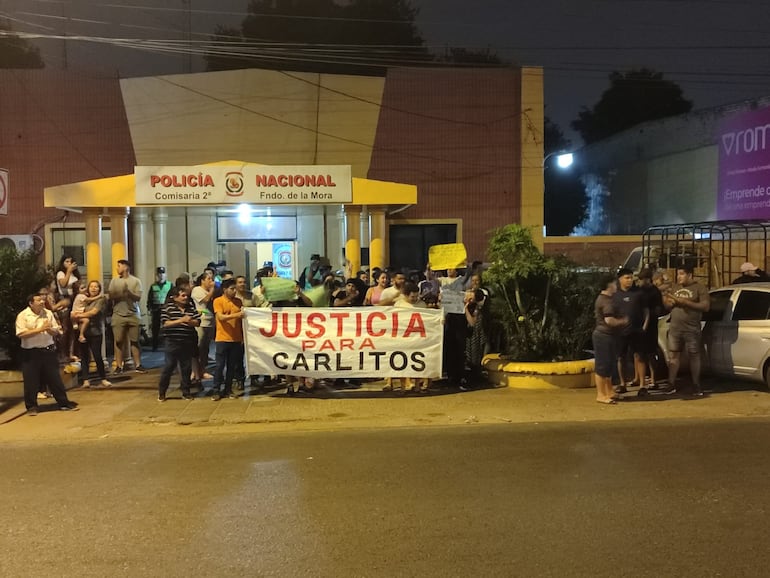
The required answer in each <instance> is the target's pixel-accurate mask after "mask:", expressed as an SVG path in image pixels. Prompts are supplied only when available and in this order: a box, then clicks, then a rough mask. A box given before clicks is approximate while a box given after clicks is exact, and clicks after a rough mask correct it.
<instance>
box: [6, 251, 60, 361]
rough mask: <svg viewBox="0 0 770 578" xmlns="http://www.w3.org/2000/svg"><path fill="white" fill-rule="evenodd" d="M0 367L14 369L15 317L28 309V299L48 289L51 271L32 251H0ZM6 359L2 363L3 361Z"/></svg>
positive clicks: (16, 353) (18, 346)
mask: <svg viewBox="0 0 770 578" xmlns="http://www.w3.org/2000/svg"><path fill="white" fill-rule="evenodd" d="M0 271H2V273H3V279H4V282H3V283H0V365H3V366H5V365H8V363H9V362H10V366H11V367H17V366H18V364H19V361H20V359H19V355H20V352H21V344H20V343H19V339H18V338H17V337H16V315H17V314H18V313H19V312H20V311H21V310H22V309H24V308H25V307H26V306H27V296H28V295H30V294H32V293H35V292H37V291H38V290H39V289H41V288H42V287H45V286H47V285H48V284H49V283H50V282H51V280H52V279H53V275H52V272H51V271H48V270H46V269H45V268H43V267H41V266H40V265H39V263H38V261H37V255H35V253H34V252H33V251H25V252H23V253H19V252H17V251H16V248H15V247H10V248H9V247H5V246H3V247H0ZM6 356H7V358H6V359H3V358H4V357H6Z"/></svg>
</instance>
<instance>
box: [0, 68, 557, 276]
mask: <svg viewBox="0 0 770 578" xmlns="http://www.w3.org/2000/svg"><path fill="white" fill-rule="evenodd" d="M0 109H1V110H2V111H3V115H2V117H1V118H0V167H2V168H4V169H7V170H8V173H9V177H8V179H9V184H8V191H9V193H8V195H7V199H6V201H5V203H4V208H5V214H0V236H9V235H22V236H23V235H33V236H34V237H33V239H34V242H35V245H36V247H37V248H38V249H40V250H41V251H42V254H43V255H44V259H45V261H46V262H47V263H54V262H56V261H57V260H58V258H59V256H61V255H62V254H64V253H68V254H73V255H75V256H76V258H78V259H81V258H82V260H83V262H84V263H85V266H86V268H87V271H88V276H89V277H90V278H105V279H106V278H109V277H111V275H112V272H113V268H114V263H115V261H116V260H117V259H119V258H124V257H127V258H129V259H131V260H132V261H134V262H135V267H134V269H135V272H136V274H138V275H139V276H140V277H142V278H143V279H146V280H148V281H149V279H151V278H152V272H153V271H154V268H155V267H156V266H161V265H162V266H165V267H166V269H167V271H168V272H169V274H170V276H173V275H175V274H176V273H178V272H181V271H188V272H200V271H201V270H202V268H203V267H204V266H205V265H206V263H208V262H209V261H220V260H225V261H227V262H228V268H231V269H233V270H235V271H237V272H240V273H248V272H250V273H251V274H252V275H253V274H254V273H255V270H256V268H258V267H259V266H261V264H262V262H263V261H265V260H272V259H271V257H272V256H273V254H274V253H273V249H274V247H273V246H272V245H273V244H275V243H281V244H283V245H284V248H285V246H286V243H288V244H289V246H290V250H291V253H292V259H293V263H292V267H293V274H295V275H299V272H300V271H301V270H302V267H304V265H305V262H306V261H307V259H308V258H309V256H310V255H311V254H312V253H320V254H322V255H325V256H326V257H327V258H328V259H329V261H330V262H331V264H332V265H333V266H335V267H339V268H342V267H343V266H344V265H345V261H344V259H345V258H347V260H348V261H349V263H348V265H349V266H351V267H353V268H356V267H357V266H358V265H371V266H374V265H379V266H384V265H395V266H407V267H412V268H422V267H423V266H424V265H425V263H424V261H425V259H426V254H427V247H428V246H430V245H433V244H438V243H443V242H463V243H464V244H465V245H466V247H467V249H468V256H469V259H482V260H483V259H484V251H485V247H486V240H487V238H488V236H489V234H490V232H491V231H492V230H493V229H494V228H495V227H498V226H502V225H505V224H508V223H512V222H519V223H522V224H525V225H527V226H530V227H531V228H532V231H533V234H534V236H535V238H536V239H537V240H538V242H539V243H542V233H541V232H542V224H543V211H542V208H543V207H542V204H543V202H542V199H543V195H542V193H543V174H542V158H543V154H542V142H543V141H542V137H543V91H542V70H540V69H537V68H522V69H483V70H482V69H401V68H399V69H392V70H390V71H388V73H387V75H386V76H385V77H361V76H342V75H327V74H309V73H296V72H291V73H289V72H281V71H265V70H257V69H248V70H236V71H223V72H209V73H200V74H184V75H172V76H158V77H143V78H130V79H93V78H89V77H86V76H83V75H78V74H75V73H71V72H66V71H65V72H61V71H46V70H30V71H27V70H22V71H17V70H13V71H11V70H3V71H0ZM229 160H237V161H239V162H243V163H253V164H261V165H279V166H283V165H302V166H311V165H319V166H324V165H347V166H350V169H351V174H352V176H353V179H354V181H355V180H356V179H359V180H360V181H361V182H360V190H361V191H364V190H365V194H363V196H359V197H358V198H359V202H358V204H352V203H351V204H342V205H340V204H328V205H318V204H312V205H305V204H303V203H301V202H298V203H296V204H292V205H270V204H268V203H262V204H254V205H253V206H251V207H250V209H249V210H250V213H251V215H252V216H253V217H254V220H253V221H252V223H253V225H252V226H251V229H249V226H248V225H243V223H241V224H237V223H238V216H239V213H238V208H237V207H236V206H235V205H232V206H230V205H223V206H197V205H194V204H191V205H188V206H176V205H174V206H153V207H148V206H139V205H137V204H136V203H135V199H134V198H132V197H131V193H130V190H129V188H126V186H125V183H126V181H125V179H124V177H126V176H130V175H132V174H133V172H134V167H135V166H160V167H162V166H169V167H196V166H200V165H206V164H210V163H222V162H227V161H229ZM121 179H123V180H121ZM399 186H403V187H407V189H408V188H409V187H411V188H413V190H414V195H411V194H410V193H408V192H407V193H406V194H405V196H402V193H404V191H405V190H407V189H404V188H399ZM354 189H355V186H354ZM410 195H411V196H410ZM266 218H271V219H273V221H274V222H278V221H279V220H280V221H281V222H282V223H283V224H284V225H287V228H286V229H284V232H283V233H282V234H280V235H279V236H278V237H276V238H268V239H265V238H264V237H265V230H266V227H264V226H261V227H260V223H262V224H263V225H264V219H266ZM244 227H245V228H246V232H245V233H244V231H243V229H244ZM236 229H237V233H236V234H231V233H232V230H236ZM265 243H267V245H265ZM343 252H344V253H345V257H343Z"/></svg>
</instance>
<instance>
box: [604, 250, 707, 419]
mask: <svg viewBox="0 0 770 578" xmlns="http://www.w3.org/2000/svg"><path fill="white" fill-rule="evenodd" d="M709 307H710V298H709V292H708V290H707V289H706V287H705V286H703V285H702V284H701V283H699V282H698V281H697V280H696V279H695V278H694V276H693V269H692V268H691V267H689V266H687V265H682V266H680V267H679V268H678V269H677V271H676V283H674V284H672V283H671V282H670V280H669V279H668V276H667V273H665V272H662V271H658V272H655V273H653V272H652V271H651V270H649V269H644V270H642V271H641V272H640V273H639V275H638V284H637V283H636V282H635V280H634V274H633V271H631V270H630V269H626V268H621V269H619V270H618V272H617V275H615V276H610V277H607V278H606V279H604V280H603V282H602V284H601V291H600V293H599V295H598V297H597V299H596V302H595V305H594V313H595V318H596V327H595V329H594V332H593V335H592V341H593V348H594V356H595V360H596V365H595V369H594V379H595V383H596V400H597V401H598V402H599V403H605V404H614V403H617V401H618V400H620V399H622V397H623V395H624V394H626V393H628V388H629V387H632V386H638V388H639V389H638V391H637V396H638V397H647V396H649V395H650V390H654V389H658V388H663V389H665V391H666V392H667V393H673V392H676V391H677V389H678V385H677V377H678V373H679V366H680V360H681V356H682V354H683V353H684V354H686V355H687V360H688V363H689V368H690V376H691V381H692V388H693V389H692V394H693V395H694V396H695V397H702V396H703V390H702V388H701V382H700V375H701V357H700V356H701V344H702V336H701V323H700V322H701V318H702V315H703V313H705V312H707V311H708V310H709ZM668 312H670V313H671V315H670V318H669V325H668V332H667V337H666V339H667V343H666V346H667V349H668V355H669V357H668V380H667V383H660V382H659V381H658V376H656V372H655V367H656V364H657V363H659V362H660V360H659V359H657V358H656V356H657V355H658V319H659V318H660V317H661V316H663V315H665V314H666V313H668ZM630 367H633V376H631V375H629V374H630V373H631V372H630V370H629V369H630Z"/></svg>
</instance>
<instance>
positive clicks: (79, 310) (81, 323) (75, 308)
mask: <svg viewBox="0 0 770 578" xmlns="http://www.w3.org/2000/svg"><path fill="white" fill-rule="evenodd" d="M76 287H77V293H78V294H77V297H75V300H74V301H73V302H72V312H71V314H70V317H71V319H72V328H73V329H77V330H78V331H79V333H80V335H79V336H78V341H79V342H80V343H85V342H86V330H87V329H88V326H89V325H90V324H91V320H90V319H89V318H88V317H81V315H82V314H83V313H85V310H86V305H88V304H90V303H93V302H94V301H96V300H98V299H104V295H97V296H96V297H89V296H88V286H87V285H84V286H83V287H80V286H79V285H77V286H76Z"/></svg>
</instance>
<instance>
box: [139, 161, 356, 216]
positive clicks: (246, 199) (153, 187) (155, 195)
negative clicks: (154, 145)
mask: <svg viewBox="0 0 770 578" xmlns="http://www.w3.org/2000/svg"><path fill="white" fill-rule="evenodd" d="M134 177H135V180H136V204H137V205H185V206H191V205H192V206H195V205H239V204H241V203H248V204H255V205H259V204H261V205H282V204H284V205H285V204H291V205H312V204H322V205H323V204H327V203H332V204H337V203H350V202H351V201H352V200H353V188H352V187H353V185H352V178H351V172H350V166H349V165H310V166H262V165H253V164H244V165H239V166H235V165H228V166H217V165H201V166H192V167H140V166H137V167H134Z"/></svg>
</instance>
